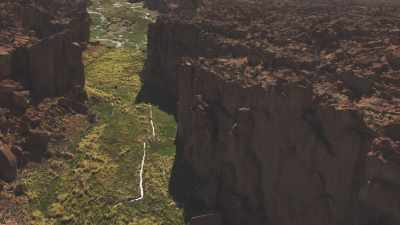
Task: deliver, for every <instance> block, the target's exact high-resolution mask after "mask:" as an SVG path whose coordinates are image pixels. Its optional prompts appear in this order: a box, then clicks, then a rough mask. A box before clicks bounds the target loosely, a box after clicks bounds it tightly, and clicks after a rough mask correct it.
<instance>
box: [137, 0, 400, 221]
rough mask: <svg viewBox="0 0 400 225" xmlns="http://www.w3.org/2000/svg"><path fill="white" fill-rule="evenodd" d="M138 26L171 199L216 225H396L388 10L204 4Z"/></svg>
mask: <svg viewBox="0 0 400 225" xmlns="http://www.w3.org/2000/svg"><path fill="white" fill-rule="evenodd" d="M204 4H205V5H204V6H203V7H201V8H200V9H199V10H197V11H196V12H195V13H194V12H193V11H190V10H180V11H175V12H171V13H169V14H166V15H162V16H161V17H159V19H158V20H157V22H156V23H155V24H153V25H151V26H150V29H149V38H148V40H149V51H148V61H147V62H146V68H145V71H144V72H143V74H142V79H143V80H144V81H145V83H146V84H151V85H155V86H158V87H161V88H163V90H164V92H165V93H168V94H169V95H171V96H173V97H175V98H176V99H177V102H178V104H177V118H178V133H177V140H176V141H177V156H176V157H177V158H176V163H175V168H174V173H173V177H172V178H171V192H172V194H173V195H174V197H175V198H176V200H177V201H179V202H181V203H183V204H184V207H185V210H186V212H187V215H188V216H189V217H192V216H197V215H201V214H204V213H207V212H212V213H213V212H216V213H219V214H221V215H222V219H223V224H224V225H269V224H280V225H305V224H307V225H313V224H315V225H320V224H326V225H348V224H356V225H366V224H381V225H384V224H385V225H393V224H400V217H399V215H400V198H399V196H400V195H399V194H400V191H399V187H400V186H399V184H398V180H400V173H399V172H400V168H399V165H400V162H399V160H398V159H399V156H400V154H399V153H400V151H399V146H400V145H399V139H398V129H399V124H400V104H399V103H400V83H399V82H398V81H399V75H400V73H399V72H400V71H399V67H398V65H397V64H398V62H397V61H398V60H397V58H398V50H399V49H400V42H399V41H398V35H399V31H400V20H399V19H398V17H397V16H396V15H397V14H398V13H399V12H400V8H399V7H397V6H394V5H381V6H380V7H376V6H373V7H370V6H368V5H365V4H362V5H359V4H349V3H348V4H346V5H343V4H340V3H335V2H329V3H327V2H326V1H325V2H322V1H321V2H320V3H316V2H314V3H312V4H309V3H302V1H296V2H294V1H285V2H278V3H276V4H272V3H271V2H260V1H259V2H257V1H233V2H232V1H225V0H220V1H213V2H205V3H204Z"/></svg>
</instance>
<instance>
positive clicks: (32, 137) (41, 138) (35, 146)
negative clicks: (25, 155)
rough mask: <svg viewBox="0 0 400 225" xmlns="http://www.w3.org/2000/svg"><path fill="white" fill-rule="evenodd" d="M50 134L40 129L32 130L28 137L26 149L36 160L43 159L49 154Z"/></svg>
mask: <svg viewBox="0 0 400 225" xmlns="http://www.w3.org/2000/svg"><path fill="white" fill-rule="evenodd" d="M49 139H50V134H49V133H48V132H47V131H44V130H40V129H31V130H29V134H28V137H27V141H26V144H25V149H26V150H27V151H29V152H30V153H31V157H32V158H33V159H35V160H38V159H41V158H42V157H43V156H44V154H45V153H46V152H47V148H48V143H49Z"/></svg>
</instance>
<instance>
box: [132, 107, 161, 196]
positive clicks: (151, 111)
mask: <svg viewBox="0 0 400 225" xmlns="http://www.w3.org/2000/svg"><path fill="white" fill-rule="evenodd" d="M149 108H150V112H149V113H150V125H151V129H152V135H153V137H155V136H156V132H155V128H154V122H153V109H152V107H151V105H150V107H149ZM146 148H147V146H146V142H145V141H144V142H143V158H142V164H141V166H140V174H139V179H140V182H139V189H140V196H139V197H138V198H134V199H131V200H129V202H137V201H139V200H142V199H143V198H144V188H143V172H144V163H145V160H146Z"/></svg>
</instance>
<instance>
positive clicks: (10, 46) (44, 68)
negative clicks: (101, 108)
mask: <svg viewBox="0 0 400 225" xmlns="http://www.w3.org/2000/svg"><path fill="white" fill-rule="evenodd" d="M1 6H2V8H4V9H5V10H3V11H2V14H0V18H2V20H3V18H7V20H12V21H10V22H9V23H6V22H7V21H6V20H5V19H4V21H6V22H4V23H5V24H4V25H3V26H5V28H4V29H2V31H1V33H0V37H1V39H0V55H1V58H2V59H1V61H0V74H1V75H0V77H3V79H4V78H10V79H14V80H17V81H19V82H21V83H22V84H23V85H24V86H25V87H26V88H27V89H29V90H31V92H32V95H33V96H34V97H35V98H38V99H42V98H44V97H48V96H57V95H58V96H59V95H63V94H65V93H66V92H67V91H68V90H70V89H71V88H72V87H73V86H76V85H81V86H82V87H83V84H84V74H83V65H82V56H81V54H82V50H83V47H84V45H85V42H87V41H88V38H89V16H88V14H87V12H86V1H51V2H47V1H43V0H32V1H24V2H20V1H5V2H2V3H1Z"/></svg>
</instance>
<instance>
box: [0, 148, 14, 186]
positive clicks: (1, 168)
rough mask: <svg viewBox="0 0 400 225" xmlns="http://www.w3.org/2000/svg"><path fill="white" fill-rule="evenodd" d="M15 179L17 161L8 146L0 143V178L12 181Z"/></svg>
mask: <svg viewBox="0 0 400 225" xmlns="http://www.w3.org/2000/svg"><path fill="white" fill-rule="evenodd" d="M16 177H17V161H16V158H15V156H14V154H13V153H12V152H11V150H10V148H9V146H7V145H5V144H3V143H2V142H0V178H1V179H3V180H5V181H8V182H10V181H13V180H14V179H15V178H16Z"/></svg>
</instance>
